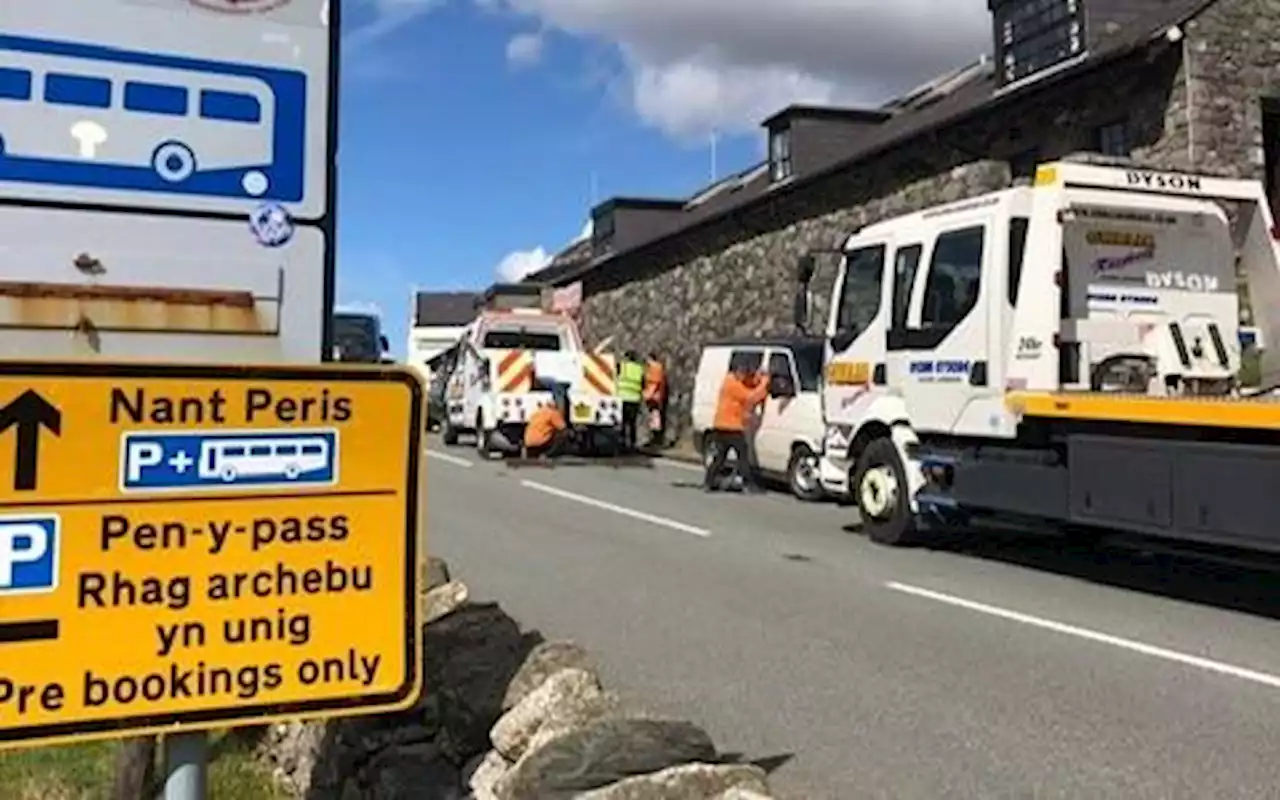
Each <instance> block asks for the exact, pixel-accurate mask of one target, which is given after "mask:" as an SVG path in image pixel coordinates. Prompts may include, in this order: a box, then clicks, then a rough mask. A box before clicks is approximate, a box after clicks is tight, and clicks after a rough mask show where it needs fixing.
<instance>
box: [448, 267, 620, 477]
mask: <svg viewBox="0 0 1280 800" xmlns="http://www.w3.org/2000/svg"><path fill="white" fill-rule="evenodd" d="M543 294H544V293H543V291H542V288H541V287H539V286H536V285H530V284H499V285H496V286H494V287H491V288H490V289H489V290H488V291H487V292H486V293H485V295H484V299H483V301H482V303H481V310H480V313H479V316H477V317H476V318H475V320H474V321H472V323H471V324H470V325H468V326H467V329H466V333H464V334H463V336H462V338H461V340H460V341H459V343H458V347H459V350H458V360H457V366H456V368H455V369H454V370H453V372H452V375H451V376H450V378H449V381H448V386H447V389H446V396H447V404H448V409H447V421H446V423H445V425H444V431H443V438H444V441H445V443H446V444H454V443H456V442H457V440H458V437H459V436H461V435H473V436H474V437H475V441H476V449H477V450H479V451H480V454H481V457H482V458H487V457H488V456H489V455H490V454H491V453H493V452H503V453H518V452H520V451H521V449H522V443H523V439H524V426H525V422H526V421H527V420H528V418H529V417H530V416H531V415H532V413H533V411H534V409H535V408H537V406H538V405H540V404H542V403H545V402H547V401H550V400H553V399H556V396H557V394H558V395H560V396H561V398H562V402H564V404H565V405H567V406H568V407H567V408H566V409H565V411H566V412H567V413H566V421H567V422H568V423H569V424H570V425H571V426H572V427H573V429H574V431H575V433H576V434H578V435H577V436H576V437H575V442H577V443H579V446H580V447H581V449H582V450H583V451H584V452H586V453H589V454H596V453H603V454H613V453H614V452H616V451H617V448H618V443H619V433H620V427H619V426H620V425H621V421H622V403H621V401H620V400H619V399H618V397H617V366H616V361H615V359H614V357H613V356H612V355H610V354H608V353H600V352H593V351H587V350H586V348H585V347H584V346H583V343H582V337H581V334H580V333H579V331H578V326H577V324H576V323H575V322H574V321H573V319H572V318H571V317H569V316H567V315H565V314H560V313H553V312H551V311H547V310H545V309H544V308H543Z"/></svg>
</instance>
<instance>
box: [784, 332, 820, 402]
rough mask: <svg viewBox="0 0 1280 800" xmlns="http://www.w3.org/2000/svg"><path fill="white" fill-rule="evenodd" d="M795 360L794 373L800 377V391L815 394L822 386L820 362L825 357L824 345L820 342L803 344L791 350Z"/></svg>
mask: <svg viewBox="0 0 1280 800" xmlns="http://www.w3.org/2000/svg"><path fill="white" fill-rule="evenodd" d="M791 353H792V355H794V356H795V359H796V372H797V373H799V375H800V391H802V392H816V391H818V389H819V388H820V386H821V384H822V361H823V359H824V358H825V357H826V345H824V344H823V343H822V342H805V343H803V344H797V345H795V346H794V347H792V348H791Z"/></svg>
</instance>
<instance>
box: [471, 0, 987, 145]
mask: <svg viewBox="0 0 1280 800" xmlns="http://www.w3.org/2000/svg"><path fill="white" fill-rule="evenodd" d="M474 1H475V2H477V3H480V4H481V5H484V6H486V7H490V8H492V7H494V6H495V5H497V3H498V0H474ZM502 4H503V5H504V7H505V8H507V9H508V10H511V11H514V12H516V13H518V14H523V15H526V16H528V17H531V18H534V19H537V20H539V21H540V22H541V23H542V24H543V25H545V26H547V27H549V28H554V29H558V30H561V31H564V32H566V33H569V34H571V35H576V36H580V37H585V38H592V39H598V40H604V41H607V42H612V43H614V44H616V45H617V46H618V48H619V52H620V53H621V55H622V60H623V64H624V68H625V69H626V71H627V75H628V78H629V81H628V83H629V85H630V95H631V100H632V103H633V105H634V108H635V110H636V112H637V113H638V114H639V115H640V117H641V118H642V119H643V120H644V121H645V122H647V123H648V124H650V125H653V126H655V127H657V128H659V129H661V130H663V131H665V132H667V133H668V134H671V135H673V136H676V137H680V138H690V139H692V138H695V137H697V138H699V139H700V140H705V136H706V134H707V133H709V132H710V131H711V130H713V129H715V130H720V131H724V132H745V131H749V130H754V129H755V128H756V126H757V125H758V124H759V122H760V120H761V119H762V118H763V117H765V116H767V115H768V114H770V113H772V112H774V111H777V110H779V109H780V108H782V107H784V106H786V105H788V104H790V103H795V102H808V103H838V104H843V105H873V104H877V103H879V102H882V101H884V100H886V99H888V97H889V96H891V95H892V94H893V93H896V92H900V91H903V90H905V89H908V88H910V87H911V86H913V85H915V84H917V83H919V82H921V81H924V80H927V79H929V78H931V77H933V76H934V75H937V74H940V73H942V72H945V71H946V70H948V69H950V68H952V67H957V66H960V65H961V64H963V63H967V62H969V61H971V60H973V59H974V58H976V57H977V55H978V54H979V53H982V52H987V51H989V50H990V48H991V36H992V34H991V23H990V14H989V12H988V11H987V4H986V0H893V1H892V2H889V0H751V2H743V0H693V1H691V0H502Z"/></svg>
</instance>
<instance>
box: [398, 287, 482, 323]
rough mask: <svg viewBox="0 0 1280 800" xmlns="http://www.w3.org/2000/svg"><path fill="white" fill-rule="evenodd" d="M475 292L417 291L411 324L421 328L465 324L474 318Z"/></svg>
mask: <svg viewBox="0 0 1280 800" xmlns="http://www.w3.org/2000/svg"><path fill="white" fill-rule="evenodd" d="M479 299H480V295H478V294H476V293H475V292H418V293H417V295H416V297H415V298H414V307H413V325H414V327H415V328H423V327H428V326H432V325H438V326H441V327H447V326H454V325H466V324H467V323H468V322H470V321H471V320H473V319H475V318H476V303H477V301H478V300H479Z"/></svg>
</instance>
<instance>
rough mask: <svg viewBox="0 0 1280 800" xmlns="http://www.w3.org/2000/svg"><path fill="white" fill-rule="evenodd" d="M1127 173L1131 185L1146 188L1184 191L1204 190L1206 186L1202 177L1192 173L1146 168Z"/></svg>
mask: <svg viewBox="0 0 1280 800" xmlns="http://www.w3.org/2000/svg"><path fill="white" fill-rule="evenodd" d="M1125 175H1126V177H1127V179H1128V182H1129V185H1130V186H1140V187H1142V188H1144V189H1174V190H1176V191H1183V192H1200V191H1203V190H1204V187H1203V186H1202V185H1201V184H1200V179H1199V178H1197V177H1195V176H1192V175H1177V174H1174V173H1163V172H1146V171H1145V170H1136V169H1131V170H1129V171H1128V172H1126V173H1125Z"/></svg>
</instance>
